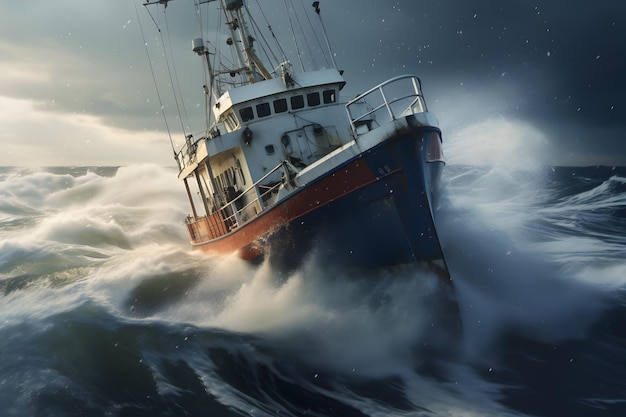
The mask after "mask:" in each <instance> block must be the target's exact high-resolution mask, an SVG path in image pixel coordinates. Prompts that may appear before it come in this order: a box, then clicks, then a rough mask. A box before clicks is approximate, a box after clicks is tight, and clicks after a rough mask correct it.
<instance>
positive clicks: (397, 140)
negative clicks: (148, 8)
mask: <svg viewBox="0 0 626 417" xmlns="http://www.w3.org/2000/svg"><path fill="white" fill-rule="evenodd" d="M168 1H171V0H167V1H166V0H159V1H154V2H149V3H146V5H153V4H162V5H165V6H167V4H168ZM257 3H258V2H257ZM295 3H296V2H293V3H292V4H295ZM195 5H196V7H200V6H201V5H202V6H213V8H215V7H218V8H219V10H220V13H221V18H222V19H223V20H222V21H221V26H222V27H220V28H211V30H213V31H215V30H218V29H225V31H226V34H225V35H223V38H222V39H220V41H219V42H220V43H221V45H222V46H223V48H222V47H213V46H212V44H211V43H209V42H206V41H205V40H203V39H202V38H196V39H193V41H192V50H193V52H195V53H196V54H197V55H199V56H200V57H201V58H202V60H201V61H202V62H203V67H204V69H205V72H206V76H207V78H206V79H207V80H208V83H207V84H206V85H205V86H204V89H205V90H206V94H207V96H208V97H209V99H208V101H209V103H210V104H209V106H208V107H209V108H210V109H208V110H207V111H208V113H209V114H208V117H207V119H208V120H210V123H209V124H208V126H207V128H206V130H205V131H203V132H202V133H201V134H199V135H187V137H186V140H185V143H184V145H182V146H181V147H180V149H175V159H176V162H177V164H178V168H179V173H178V177H179V179H180V180H182V182H183V184H184V186H185V189H186V190H187V195H188V198H189V203H190V206H191V214H190V215H189V216H188V217H187V218H186V222H185V223H186V226H187V230H188V232H189V237H190V241H191V244H192V245H193V246H195V247H197V248H200V249H202V250H205V251H209V252H215V253H221V254H228V253H233V252H236V253H237V254H238V255H239V256H240V257H241V258H244V259H247V260H252V259H256V258H258V257H260V256H262V255H265V256H269V257H271V258H273V259H277V260H279V261H285V260H287V261H291V262H294V261H295V262H298V261H301V260H302V259H303V257H305V256H306V255H307V254H308V253H312V252H314V253H315V254H316V255H318V256H320V257H321V259H324V261H330V262H337V263H340V264H350V265H358V266H363V267H378V266H390V265H396V264H402V263H410V262H426V263H428V264H430V265H436V266H438V267H439V268H443V269H444V270H445V274H446V275H447V269H446V268H445V259H444V255H443V252H442V249H441V245H440V241H439V237H438V235H437V231H436V227H435V222H434V198H436V193H437V187H438V183H439V178H440V176H441V173H442V170H443V167H444V165H445V164H444V159H443V154H442V139H441V131H440V129H439V127H438V121H437V119H436V118H435V116H434V115H433V114H432V113H430V112H429V111H428V110H427V107H426V102H425V100H424V96H423V94H422V87H421V82H420V79H419V78H418V77H417V76H415V75H402V76H397V77H394V78H391V79H389V80H387V81H384V82H382V83H380V84H378V85H376V86H375V87H373V88H371V89H369V90H367V91H365V92H363V93H362V94H358V95H357V96H356V97H353V98H350V99H346V98H344V97H343V96H342V89H343V88H344V86H345V85H346V81H345V80H344V77H343V71H340V70H338V69H337V65H336V63H335V59H334V54H333V52H332V48H331V46H330V43H329V42H328V37H327V36H326V31H325V28H324V22H323V20H322V18H321V14H320V2H319V1H315V2H313V9H312V10H310V14H311V16H313V17H314V19H313V22H314V23H315V25H317V26H318V27H319V29H318V30H317V32H316V36H317V34H320V36H323V39H324V41H325V42H324V43H325V45H324V47H323V48H320V49H323V50H324V56H325V57H326V68H318V69H312V70H305V68H304V65H303V64H302V61H301V62H300V63H301V65H300V66H301V67H302V68H301V70H297V69H296V68H295V65H293V64H292V62H291V61H289V60H288V59H287V58H286V57H285V56H284V49H283V48H282V47H281V46H280V43H279V42H278V40H277V36H275V33H274V32H273V30H272V27H271V26H269V29H268V30H269V33H270V34H269V35H268V36H265V35H259V34H258V33H257V31H258V30H260V29H259V27H258V25H257V24H256V22H255V21H254V17H252V16H251V9H250V8H249V7H248V4H247V3H246V2H245V1H244V0H204V1H199V2H198V1H196V2H195ZM285 5H287V3H285ZM170 7H171V6H170ZM259 7H261V6H260V5H259ZM291 11H292V10H289V8H287V10H285V12H291ZM316 15H317V18H315V16H316ZM251 22H252V23H251ZM309 22H311V20H309ZM311 27H313V25H312V26H311ZM257 38H258V39H259V40H258V41H257ZM294 38H295V36H294ZM266 39H270V40H271V42H276V44H277V46H278V47H277V48H276V49H277V50H278V52H277V53H274V52H272V47H271V46H270V43H271V42H269V41H267V40H266ZM257 45H259V46H257ZM319 45H320V47H321V46H322V42H319ZM224 49H227V50H228V51H229V52H228V54H226V53H225V52H224ZM257 49H259V50H261V49H262V52H263V55H264V56H267V57H269V58H270V59H274V61H275V62H273V63H266V62H264V60H262V59H261V58H260V55H261V53H257ZM296 49H297V48H296ZM298 55H301V52H298ZM277 57H282V58H277Z"/></svg>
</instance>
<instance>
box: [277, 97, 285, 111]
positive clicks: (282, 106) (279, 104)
mask: <svg viewBox="0 0 626 417" xmlns="http://www.w3.org/2000/svg"><path fill="white" fill-rule="evenodd" d="M286 111H287V99H286V98H281V99H278V100H274V113H284V112H286Z"/></svg>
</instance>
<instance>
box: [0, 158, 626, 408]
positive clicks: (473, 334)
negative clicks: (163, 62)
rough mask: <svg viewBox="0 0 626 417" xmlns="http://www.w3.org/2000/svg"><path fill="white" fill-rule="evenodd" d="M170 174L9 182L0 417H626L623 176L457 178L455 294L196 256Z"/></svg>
mask: <svg viewBox="0 0 626 417" xmlns="http://www.w3.org/2000/svg"><path fill="white" fill-rule="evenodd" d="M175 174H176V173H175V172H174V171H172V170H169V169H164V168H160V167H155V166H131V167H123V168H69V167H68V168H54V169H25V168H1V169H0V300H1V301H0V358H1V361H0V404H2V405H1V407H0V415H2V416H105V415H109V416H151V417H154V416H240V415H245V416H248V415H250V416H301V415H311V416H507V415H510V416H520V415H533V416H623V415H626V291H625V288H626V261H625V259H626V169H625V168H619V167H591V168H547V169H535V170H533V171H532V172H531V171H528V170H522V169H520V170H512V169H511V170H503V169H499V168H495V167H492V168H487V167H481V168H476V167H463V166H449V167H448V168H447V170H446V173H445V176H444V180H443V187H442V188H443V192H444V194H443V197H442V199H441V200H440V201H439V203H438V208H437V215H438V219H437V222H438V225H439V229H440V234H441V238H442V243H443V247H444V251H445V252H446V256H447V259H448V264H449V268H450V270H451V273H452V277H453V281H454V286H453V287H450V286H447V285H445V284H442V283H441V282H440V280H438V279H437V278H436V277H435V276H433V275H432V274H431V273H430V272H428V271H424V270H422V269H420V268H419V267H417V266H404V267H400V268H395V269H391V270H377V271H356V270H337V269H329V268H325V267H324V266H323V265H319V264H318V263H316V261H315V257H314V256H311V257H310V258H308V259H305V260H303V262H302V266H301V267H300V268H299V269H298V270H296V271H291V272H288V273H285V272H280V271H276V270H274V269H273V268H272V267H271V266H270V265H267V264H265V263H262V264H260V265H251V264H247V263H244V262H242V261H239V260H237V259H235V258H229V257H226V258H224V257H212V256H207V255H203V254H200V253H197V252H194V251H192V250H191V249H190V247H189V246H188V244H187V241H186V235H185V230H184V226H183V224H182V219H183V218H184V216H185V215H186V214H187V210H188V209H187V203H186V196H185V194H184V189H183V187H182V186H181V185H180V184H179V183H178V182H177V180H176V175H175ZM381 244H384V242H381Z"/></svg>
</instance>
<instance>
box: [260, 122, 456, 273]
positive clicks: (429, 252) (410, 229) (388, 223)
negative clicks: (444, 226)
mask: <svg viewBox="0 0 626 417" xmlns="http://www.w3.org/2000/svg"><path fill="white" fill-rule="evenodd" d="M410 125H411V124H410ZM439 135H440V132H439V130H438V129H436V128H432V127H422V126H415V125H413V126H411V127H410V128H409V129H407V130H404V131H401V132H396V133H395V134H394V135H393V136H391V137H390V138H388V139H386V140H385V141H384V142H382V143H381V144H379V145H378V146H376V147H374V148H371V149H369V150H368V151H366V152H364V153H363V154H361V155H359V156H358V157H357V158H354V159H353V160H351V161H348V162H347V163H346V164H344V165H342V166H341V167H338V168H337V169H336V170H333V171H332V172H329V173H328V174H327V175H326V176H324V177H323V178H320V179H319V180H318V181H324V179H328V177H330V176H332V175H333V173H335V172H337V171H339V170H342V169H344V167H346V166H349V165H350V164H353V163H355V162H357V161H362V162H364V163H365V164H367V166H368V168H369V170H371V172H372V173H374V174H375V176H376V180H375V181H373V182H369V183H368V184H366V185H364V186H362V187H358V188H356V189H354V190H350V191H349V192H346V193H345V194H343V195H342V196H341V197H340V198H337V199H335V200H333V201H332V202H330V203H328V204H325V205H324V206H322V207H319V208H317V209H315V210H313V211H310V212H308V213H306V214H303V215H302V216H300V217H298V218H296V219H293V220H292V221H290V222H289V223H288V224H287V226H286V227H281V228H280V229H279V230H277V231H275V232H274V233H272V235H271V236H270V237H269V238H268V239H267V243H269V247H270V256H271V258H272V259H273V261H274V262H281V263H285V264H287V265H288V264H290V261H291V260H296V259H301V258H302V256H303V255H306V253H307V252H310V251H314V253H315V254H316V256H318V257H321V259H322V260H323V261H324V262H331V263H333V264H342V265H356V266H362V267H379V266H389V265H396V264H403V263H410V262H421V261H426V262H431V261H437V260H441V261H442V262H445V261H444V256H443V253H442V250H441V245H440V242H439V238H438V236H437V232H436V228H435V223H434V219H433V198H434V197H435V195H434V194H435V193H436V190H437V188H438V184H439V179H440V176H441V172H442V170H443V167H444V162H443V161H442V160H441V159H438V160H433V161H431V162H427V159H428V155H427V153H428V150H429V149H428V142H429V141H432V140H436V141H437V142H438V144H437V145H440V136H439ZM312 185H313V184H311V185H309V186H308V187H307V188H311V186H312ZM302 192H306V190H304V191H302Z"/></svg>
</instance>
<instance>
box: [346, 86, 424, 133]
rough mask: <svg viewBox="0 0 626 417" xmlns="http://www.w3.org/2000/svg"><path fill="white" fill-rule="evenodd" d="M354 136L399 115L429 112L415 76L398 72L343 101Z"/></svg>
mask: <svg viewBox="0 0 626 417" xmlns="http://www.w3.org/2000/svg"><path fill="white" fill-rule="evenodd" d="M346 111H347V113H348V120H349V121H350V128H351V129H352V135H353V136H354V138H355V139H356V138H358V137H359V136H360V135H362V134H364V133H367V132H369V131H370V130H372V129H373V127H375V125H378V126H380V125H381V124H383V123H385V122H388V121H393V120H396V119H397V118H398V117H402V116H408V115H410V114H414V113H423V112H426V111H428V109H427V107H426V101H425V100H424V95H423V94H422V84H421V81H420V79H419V78H418V77H417V76H415V75H400V76H398V77H394V78H391V79H389V80H387V81H385V82H383V83H381V84H379V85H377V86H376V87H374V88H372V89H370V90H368V91H366V92H364V93H362V94H359V95H358V96H356V97H355V98H354V99H352V100H351V101H349V102H348V103H347V104H346Z"/></svg>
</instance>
